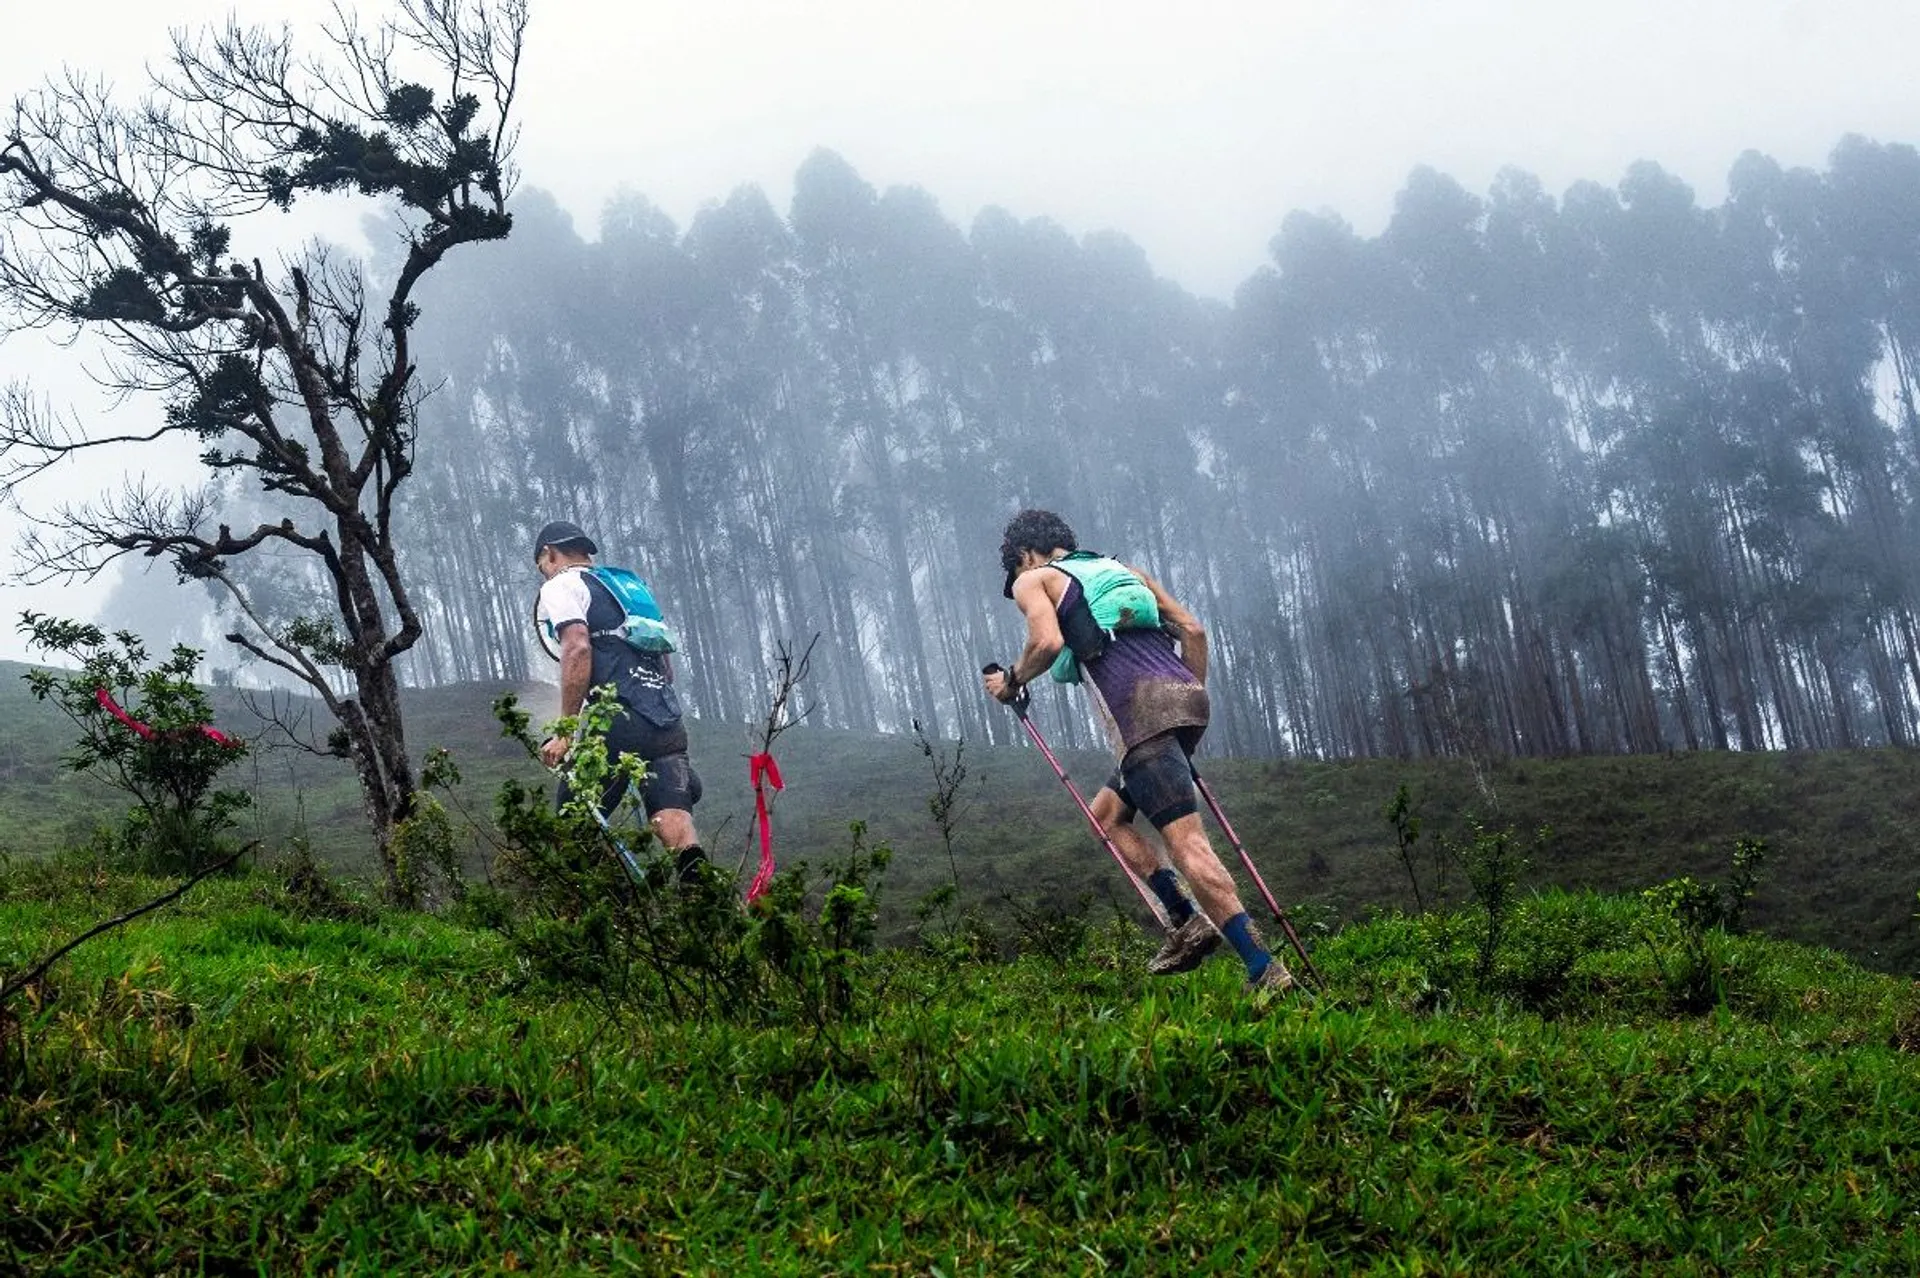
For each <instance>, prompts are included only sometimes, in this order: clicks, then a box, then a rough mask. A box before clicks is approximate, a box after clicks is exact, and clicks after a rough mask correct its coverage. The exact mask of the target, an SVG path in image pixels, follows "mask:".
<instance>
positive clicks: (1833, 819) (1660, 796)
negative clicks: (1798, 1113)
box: [0, 664, 1920, 973]
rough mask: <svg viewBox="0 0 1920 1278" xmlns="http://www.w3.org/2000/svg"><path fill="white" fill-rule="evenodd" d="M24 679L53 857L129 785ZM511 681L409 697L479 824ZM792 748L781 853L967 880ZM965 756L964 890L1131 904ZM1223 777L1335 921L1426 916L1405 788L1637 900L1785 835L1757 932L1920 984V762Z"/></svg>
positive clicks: (869, 784) (834, 737)
mask: <svg viewBox="0 0 1920 1278" xmlns="http://www.w3.org/2000/svg"><path fill="white" fill-rule="evenodd" d="M19 670H20V667H11V668H9V667H7V666H5V665H4V664H0V714H5V715H6V716H7V721H8V722H9V723H10V724H12V725H14V728H13V730H12V731H10V732H9V733H8V734H7V737H6V739H5V740H4V742H0V849H4V850H6V851H9V852H13V853H16V854H28V855H33V854H39V853H44V852H46V851H48V850H50V849H54V848H57V847H59V846H61V845H63V844H67V843H73V842H77V841H79V840H80V839H82V838H84V836H85V833H86V831H87V830H89V829H90V828H91V827H92V826H93V825H94V824H95V823H96V822H98V821H99V820H101V819H102V817H103V815H104V814H108V813H110V812H111V810H112V809H111V808H110V807H103V806H102V805H103V802H110V799H111V796H106V795H103V793H102V792H101V791H100V790H99V789H98V788H97V787H93V786H91V785H89V784H87V783H85V782H82V781H80V780H77V779H74V778H71V777H69V776H67V775H65V774H64V773H62V772H61V771H60V770H59V769H58V767H57V766H56V764H55V759H56V757H57V754H58V751H59V749H60V748H62V747H63V746H64V744H65V742H66V741H67V740H69V739H70V733H68V732H67V730H66V729H65V725H64V724H63V723H62V722H61V721H60V720H59V718H58V716H57V715H56V714H55V713H53V712H52V711H50V710H49V709H47V708H46V707H44V706H41V705H39V704H37V703H34V702H33V701H32V700H31V699H30V698H29V697H28V696H27V695H26V692H25V689H24V687H23V686H22V685H21V684H20V682H19V680H18V679H17V678H16V677H15V676H16V675H17V673H18V671H19ZM504 690H505V689H503V688H495V687H480V686H467V687H459V688H445V689H434V690H428V691H422V692H416V693H414V694H412V697H411V706H410V709H411V712H412V716H413V717H412V718H411V720H410V737H411V745H412V747H413V750H414V752H415V754H416V755H419V754H422V753H424V752H425V750H427V749H428V748H430V747H433V746H446V747H448V748H450V749H452V750H453V751H454V752H455V754H456V756H457V757H458V758H459V760H460V761H461V764H462V767H463V769H464V771H465V782H464V784H463V786H462V787H461V791H460V793H459V796H458V803H459V806H461V807H462V808H463V809H464V810H465V811H466V812H468V813H469V814H470V815H471V816H472V817H473V818H474V820H475V822H476V824H479V825H484V824H485V820H486V817H487V813H488V812H489V810H490V806H491V796H492V793H493V790H494V788H495V787H496V786H497V784H498V783H499V781H500V780H501V779H503V778H505V777H507V776H520V777H523V778H527V779H533V778H536V777H538V775H539V774H538V771H537V769H535V768H534V767H533V766H532V765H531V764H529V763H528V762H527V761H526V760H525V759H524V758H522V757H520V756H519V755H518V753H517V751H516V749H515V748H514V747H512V746H510V745H508V744H507V743H504V742H502V741H501V740H500V739H499V736H498V733H497V731H496V729H495V727H494V724H493V721H492V719H491V716H490V714H489V712H488V707H489V705H490V704H491V702H492V700H493V698H494V697H495V696H496V695H497V694H498V693H499V692H501V691H504ZM524 691H525V697H524V700H525V704H526V705H527V706H528V708H529V709H531V710H533V711H534V712H536V714H543V713H546V712H549V711H550V710H551V709H552V707H553V704H554V692H553V690H552V689H551V688H550V687H545V686H535V687H532V688H529V689H526V690H524ZM216 700H217V704H218V705H219V707H220V715H221V722H222V724H223V725H226V726H228V727H238V728H239V729H240V730H241V731H242V732H249V731H251V730H252V728H251V727H250V726H249V725H256V726H257V720H254V719H252V718H251V716H250V715H249V713H248V712H247V710H246V709H245V708H244V707H243V706H242V705H241V704H240V703H239V701H238V700H237V699H236V698H235V697H234V696H233V695H232V694H230V693H227V692H219V693H216ZM692 732H693V740H694V758H695V762H696V765H697V766H698V768H699V769H700V771H701V773H702V776H703V777H704V779H705V781H706V786H707V797H706V799H705V800H704V801H703V802H702V804H701V807H700V812H699V816H700V820H701V824H702V828H703V831H704V832H705V835H706V840H707V843H708V844H709V846H710V847H711V848H713V849H714V851H715V852H716V854H717V855H718V856H719V857H720V858H721V859H723V860H725V861H728V862H734V861H743V860H745V859H746V858H747V857H748V856H749V854H750V849H749V842H750V820H751V813H752V794H751V791H750V790H749V788H748V784H747V765H746V759H747V756H748V754H749V753H751V750H752V746H751V744H750V743H749V741H748V739H747V736H746V732H745V730H744V729H741V728H738V727H733V726H722V725H713V724H706V723H695V724H693V725H692ZM777 754H778V757H779V760H780V765H781V768H782V771H783V773H784V774H785V779H786V781H787V790H786V792H785V793H784V794H783V795H782V796H781V797H780V798H779V799H778V801H777V804H776V807H775V820H776V848H777V851H778V852H779V853H780V855H781V857H782V859H783V860H785V859H791V858H796V857H800V858H814V859H818V858H819V857H820V856H822V855H824V854H825V853H827V852H829V851H832V850H834V849H837V848H838V847H840V846H842V845H844V843H845V841H846V837H847V824H848V822H849V821H852V820H856V819H857V820H862V821H865V822H866V823H867V824H868V827H869V831H870V836H871V837H872V838H874V839H877V840H880V841H884V842H887V843H889V844H890V845H891V846H892V847H893V848H894V849H895V851H896V854H897V860H896V864H895V869H894V871H893V874H892V879H891V883H890V886H889V893H890V896H889V900H890V903H891V906H892V911H891V914H890V916H889V918H890V925H891V927H892V928H893V929H894V930H895V931H896V932H897V931H898V929H899V928H900V927H902V926H903V925H904V921H905V920H906V919H908V918H909V917H910V910H909V908H908V907H909V906H910V904H911V903H912V901H913V900H915V899H916V898H918V897H919V896H920V895H922V894H923V893H925V892H926V891H928V890H930V889H931V888H933V887H935V886H937V885H939V884H941V883H945V882H949V881H951V879H952V877H953V869H952V867H951V865H950V863H949V861H948V857H947V853H946V851H945V850H944V849H943V848H942V847H941V845H940V842H939V839H938V836H937V833H936V831H935V828H934V826H933V823H932V821H931V819H930V818H929V817H928V815H927V807H926V803H927V798H928V796H929V795H930V794H931V792H932V788H933V784H932V774H931V771H930V769H929V767H928V764H927V761H926V759H924V758H923V757H922V756H921V754H920V753H919V751H918V749H917V748H916V747H915V746H914V744H913V742H912V741H911V740H910V739H908V738H903V737H898V736H883V735H878V734H861V733H847V732H833V731H824V730H815V729H809V728H801V729H796V730H794V731H793V732H790V733H789V734H787V735H786V736H784V737H782V738H781V740H780V743H779V748H778V750H777ZM965 757H966V759H967V762H968V764H969V767H970V769H971V777H970V779H969V782H968V785H967V786H966V788H965V795H966V807H965V816H966V819H965V822H964V825H963V829H962V830H961V833H960V835H959V838H958V839H957V841H956V846H955V849H954V860H955V862H956V863H957V866H958V871H959V876H960V880H961V889H962V896H963V899H966V900H973V901H982V902H988V903H993V902H997V901H999V900H1000V899H1001V897H1002V896H1003V895H1012V896H1014V897H1015V898H1017V899H1023V900H1032V899H1049V898H1050V899H1056V900H1059V901H1062V902H1064V903H1067V904H1072V903H1074V902H1076V901H1079V900H1082V899H1087V900H1090V901H1094V902H1099V901H1103V900H1106V899H1113V900H1124V899H1125V898H1127V897H1128V896H1129V893H1128V891H1127V888H1126V886H1125V883H1124V880H1122V879H1121V878H1120V877H1119V875H1118V873H1117V872H1116V871H1114V870H1113V869H1112V868H1111V864H1110V862H1109V861H1108V859H1107V856H1106V853H1105V852H1104V851H1102V850H1101V848H1100V847H1099V845H1098V844H1097V843H1095V842H1094V841H1093V840H1092V839H1091V837H1090V836H1089V835H1088V833H1087V831H1086V828H1085V826H1084V824H1083V823H1082V821H1081V818H1080V817H1079V815H1078V813H1077V812H1076V811H1075V810H1074V808H1073V805H1072V803H1071V800H1069V799H1068V797H1067V796H1066V794H1065V792H1064V791H1063V790H1062V789H1061V787H1060V785H1059V783H1058V781H1057V780H1056V779H1055V778H1054V776H1053V774H1052V773H1051V772H1050V771H1049V770H1048V768H1047V766H1046V763H1045V761H1044V760H1043V759H1041V758H1040V757H1039V756H1038V754H1037V753H1035V752H1033V751H1031V750H1027V749H1001V750H992V749H986V748H981V747H979V746H978V745H977V744H969V746H968V748H967V752H966V756H965ZM1066 761H1067V763H1068V766H1069V769H1070V771H1071V772H1072V774H1073V775H1074V777H1075V778H1076V780H1077V781H1079V782H1080V783H1081V784H1082V785H1083V788H1086V789H1089V790H1090V789H1091V788H1092V787H1093V786H1095V785H1097V784H1098V782H1099V780H1100V778H1102V777H1103V776H1104V775H1105V773H1106V772H1107V770H1108V768H1109V766H1110V764H1109V763H1108V761H1107V760H1106V759H1105V758H1104V757H1101V756H1094V755H1073V754H1069V755H1068V756H1067V759H1066ZM1206 771H1207V772H1208V774H1209V776H1210V777H1211V778H1212V779H1213V781H1214V784H1215V787H1216V788H1217V790H1218V791H1219V793H1220V797H1221V801H1222V803H1223V804H1224V805H1225V807H1226V809H1227V812H1228V814H1229V815H1230V816H1231V818H1232V819H1233V821H1234V824H1235V826H1236V827H1237V828H1238V829H1239V831H1240V833H1241V835H1242V836H1243V838H1245V839H1246V841H1247V844H1248V847H1249V849H1250V851H1251V852H1252V854H1253V855H1254V857H1255V859H1256V861H1257V862H1258V863H1259V865H1260V866H1261V869H1262V872H1263V873H1264V874H1265V875H1266V876H1267V879H1268V881H1269V883H1270V884H1271V885H1272V887H1273V889H1274V891H1275V892H1276V893H1277V894H1278V895H1279V896H1280V897H1281V899H1282V900H1283V901H1284V902H1288V903H1299V902H1307V903H1312V904H1314V905H1315V906H1317V907H1325V911H1326V912H1327V913H1329V914H1330V915H1331V916H1333V917H1338V918H1347V919H1352V918H1359V917H1363V916H1364V915H1365V913H1366V912H1367V910H1368V908H1369V907H1372V906H1382V905H1384V906H1394V907H1410V906H1411V905H1412V903H1413V897H1412V894H1411V892H1410V891H1409V889H1408V886H1407V882H1406V876H1405V874H1404V872H1403V871H1402V869H1401V868H1400V865H1399V863H1398V862H1397V861H1396V860H1395V859H1394V856H1393V854H1392V849H1393V837H1392V832H1391V830H1390V829H1389V827H1388V825H1387V824H1386V822H1385V821H1384V819H1383V818H1382V815H1381V813H1382V809H1383V807H1384V806H1385V804H1386V803H1387V801H1388V800H1389V799H1391V798H1392V796H1393V794H1394V792H1395V789H1396V788H1397V787H1398V786H1400V785H1402V784H1405V785H1407V786H1408V787H1409V788H1410V789H1411V790H1412V792H1413V793H1414V795H1415V796H1416V799H1417V801H1418V804H1419V806H1420V810H1421V812H1422V814H1423V816H1424V818H1425V821H1426V824H1427V828H1428V829H1429V830H1430V831H1447V832H1452V833H1455V834H1458V833H1460V832H1461V831H1462V830H1463V829H1464V823H1465V819H1466V816H1467V815H1468V814H1469V813H1476V812H1477V813H1479V814H1481V815H1482V816H1484V817H1486V818H1488V819H1489V820H1490V821H1492V822H1493V823H1495V824H1497V825H1500V826H1508V825H1510V826H1512V827H1514V828H1515V829H1516V830H1518V831H1520V832H1521V834H1522V835H1523V836H1531V834H1532V833H1533V832H1534V831H1536V830H1537V829H1539V828H1540V827H1542V826H1550V827H1552V831H1553V834H1552V837H1551V839H1550V840H1548V841H1547V842H1546V843H1545V844H1544V845H1543V846H1541V847H1540V848H1539V849H1538V850H1537V851H1536V853H1535V856H1534V861H1535V864H1534V866H1533V869H1532V871H1531V873H1530V875H1529V876H1528V879H1527V882H1529V883H1530V884H1532V885H1535V886H1561V887H1570V888H1592V889H1596V890H1602V891H1621V890H1628V889H1635V888H1639V887H1644V886H1647V885H1650V884H1653V883H1657V882H1660V881H1663V880H1666V879H1669V878H1672V877H1675V876H1677V875H1680V874H1694V875H1697V876H1702V877H1717V876H1720V875H1721V874H1723V873H1724V870H1725V866H1726V863H1727V858H1728V855H1729V853H1730V851H1731V849H1732V845H1733V841H1734V840H1735V839H1736V838H1739V837H1743V836H1747V837H1760V838H1764V839H1766V840H1767V841H1768V843H1769V845H1770V847H1771V848H1772V853H1773V855H1772V859H1771V861H1770V862H1769V865H1768V867H1767V870H1766V874H1765V877H1764V878H1763V880H1762V883H1761V886H1760V891H1759V894H1758V896H1757V897H1756V899H1755V901H1754V903H1753V906H1752V911H1751V915H1750V917H1751V920H1752V922H1753V923H1754V925H1756V926H1757V927H1759V928H1761V929H1762V930H1764V931H1766V932H1769V933H1771V934H1773V935H1776V936H1781V937H1788V938H1792V939H1796V940H1800V941H1803V942H1807V943H1810V944H1817V945H1826V946H1831V947H1834V948H1836V949H1840V950H1842V951H1844V952H1846V953H1847V954H1849V955H1851V956H1853V957H1855V958H1856V959H1858V960H1860V961H1862V962H1864V963H1866V964H1868V965H1870V966H1873V967H1877V968H1880V969H1882V970H1886V971H1892V972H1902V973H1912V972H1915V971H1920V928H1916V926H1915V925H1914V922H1913V917H1912V916H1913V913H1914V893H1915V889H1916V888H1917V887H1920V870H1916V869H1915V857H1914V851H1913V849H1914V848H1915V846H1916V841H1917V838H1920V754H1916V753H1914V752H1911V751H1898V750H1874V751H1854V752H1834V753H1822V754H1759V753H1755V754H1714V753H1697V754H1674V755H1665V756H1653V757H1624V758H1616V757H1607V758H1576V759H1559V760H1521V761H1509V762H1506V763H1503V764H1500V765H1497V766H1496V767H1495V768H1494V769H1493V770H1492V772H1491V774H1490V775H1489V777H1488V778H1487V780H1488V782H1489V784H1490V787H1491V790H1492V794H1493V801H1492V802H1491V803H1489V802H1488V801H1487V800H1486V799H1485V798H1484V797H1483V796H1482V795H1481V794H1480V792H1479V790H1478V788H1477V787H1476V785H1475V783H1474V779H1473V777H1472V775H1471V772H1470V770H1469V769H1468V767H1467V766H1466V765H1465V764H1462V763H1439V764H1435V763H1421V764H1409V763H1399V762H1394V761H1387V760H1364V761H1354V762H1346V763H1306V762H1287V761H1279V762H1274V761H1257V760H1215V761H1211V762H1210V763H1209V764H1208V766H1207V768H1206ZM239 773H240V778H239V779H240V782H241V783H242V784H244V785H247V786H249V787H250V788H252V789H254V790H255V792H256V795H257V802H258V806H257V809H256V810H255V812H254V813H252V814H251V815H249V816H248V817H247V818H246V820H247V823H248V828H247V831H246V832H247V833H248V834H257V835H260V836H262V837H263V838H265V839H266V841H267V842H268V843H269V844H273V843H275V842H277V841H279V840H282V839H284V838H285V837H286V836H287V835H289V834H290V833H294V832H301V833H305V834H306V835H308V836H309V837H310V838H311V840H312V842H313V843H314V845H315V846H316V848H317V849H318V850H319V851H320V853H321V854H322V855H323V857H324V858H325V859H327V860H329V861H330V862H331V863H333V864H334V865H336V866H339V867H344V868H346V869H348V870H351V871H358V872H367V871H369V870H370V869H371V862H370V853H369V849H368V845H367V840H366V834H365V825H364V819H363V818H362V816H361V813H360V807H359V797H358V792H357V790H356V788H355V785H354V783H353V780H352V777H351V774H350V772H349V770H348V769H347V767H346V766H345V765H344V764H343V763H340V762H339V761H337V760H322V759H315V758H312V757H310V756H305V755H300V754H297V753H294V752H288V751H261V752H258V753H256V755H255V756H254V757H253V758H252V759H250V760H249V761H248V762H247V763H246V764H244V765H242V768H241V769H240V770H239ZM1221 848H1222V851H1223V852H1225V851H1226V848H1225V846H1224V843H1223V844H1222V845H1221ZM488 855H489V854H488V849H487V848H486V846H485V844H484V842H483V841H482V842H478V843H476V845H475V847H474V849H473V852H472V856H471V858H470V859H471V863H472V865H473V868H474V871H475V872H476V873H483V872H484V867H485V865H486V863H487V860H488ZM1456 877H1457V876H1456ZM1248 895H1249V897H1250V898H1251V895H1252V894H1251V892H1249V893H1248Z"/></svg>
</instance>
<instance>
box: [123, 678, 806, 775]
mask: <svg viewBox="0 0 1920 1278" xmlns="http://www.w3.org/2000/svg"><path fill="white" fill-rule="evenodd" d="M93 699H94V700H95V701H98V702H99V703H100V708H101V709H102V710H105V711H106V712H107V713H108V714H110V715H112V716H113V717H114V718H116V719H118V720H119V721H120V724H121V726H122V727H124V728H126V729H127V730H128V731H129V732H131V733H133V735H134V736H136V737H139V738H140V739H141V740H142V741H151V740H153V738H154V731H153V727H152V726H151V725H150V724H145V723H142V722H140V721H139V720H138V719H136V718H134V717H133V716H132V715H130V714H128V713H127V712H126V711H125V710H122V709H121V708H120V704H119V703H118V702H116V701H115V700H114V699H113V695H112V694H111V693H109V692H108V691H107V690H106V689H105V688H97V689H95V690H94V694H93ZM198 730H199V731H201V732H204V733H206V734H207V740H209V741H211V742H213V743H214V744H215V745H221V746H226V747H227V748H228V749H232V748H233V747H235V746H237V745H239V744H240V743H239V742H238V741H235V740H234V739H233V738H232V737H230V736H228V735H227V734H226V733H224V732H221V731H220V730H219V729H217V728H215V727H213V726H212V725H211V724H206V723H203V724H200V725H199V726H198ZM776 788H777V787H776Z"/></svg>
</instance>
